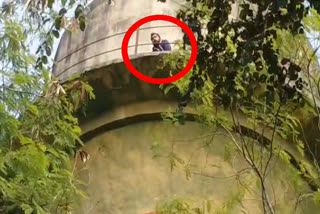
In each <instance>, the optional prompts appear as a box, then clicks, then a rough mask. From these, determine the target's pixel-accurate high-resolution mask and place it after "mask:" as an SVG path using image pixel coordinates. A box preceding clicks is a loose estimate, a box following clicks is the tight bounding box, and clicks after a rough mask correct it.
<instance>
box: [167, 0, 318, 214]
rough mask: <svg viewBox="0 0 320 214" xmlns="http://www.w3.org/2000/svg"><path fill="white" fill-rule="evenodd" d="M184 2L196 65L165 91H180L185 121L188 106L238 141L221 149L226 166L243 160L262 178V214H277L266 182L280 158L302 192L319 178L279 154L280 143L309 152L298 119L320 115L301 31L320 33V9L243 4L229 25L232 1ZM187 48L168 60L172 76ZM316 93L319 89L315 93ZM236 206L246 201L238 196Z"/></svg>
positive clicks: (313, 63) (313, 68) (313, 66)
mask: <svg viewBox="0 0 320 214" xmlns="http://www.w3.org/2000/svg"><path fill="white" fill-rule="evenodd" d="M187 2H189V3H190V7H187V8H184V9H182V10H180V11H179V13H178V15H177V18H178V19H180V20H182V21H183V22H185V23H186V24H187V25H188V26H189V27H190V28H191V30H192V31H193V32H194V34H195V35H196V37H197V42H198V56H197V61H196V63H195V65H194V67H193V69H192V70H191V71H190V72H189V73H188V75H186V76H185V77H184V78H181V79H180V80H179V81H176V82H174V83H171V84H167V85H165V86H161V87H162V88H163V89H164V90H165V93H166V94H168V93H170V91H171V90H177V91H178V92H179V93H180V94H181V98H180V100H179V104H178V108H177V109H178V110H177V112H179V117H180V118H181V117H183V116H181V113H183V108H184V107H185V106H186V105H187V104H188V103H190V105H192V107H194V108H195V109H196V110H197V114H198V117H197V120H198V121H199V122H201V123H203V124H205V125H206V126H207V127H209V128H210V129H213V130H215V129H216V128H217V127H222V128H224V129H225V131H226V132H227V133H228V134H229V135H228V137H230V138H231V139H232V144H233V145H231V144H230V145H229V144H227V145H224V146H225V157H224V158H225V161H230V159H231V158H232V157H234V156H235V155H236V154H240V155H242V157H243V158H244V160H245V161H246V162H247V163H248V164H249V165H250V166H251V168H252V170H253V171H254V173H255V175H256V176H257V177H256V178H257V183H258V185H259V187H260V191H261V192H262V193H263V194H264V195H263V196H262V201H263V202H262V203H263V206H264V207H265V209H266V210H265V213H269V212H270V213H274V210H273V208H272V206H271V205H270V201H268V199H266V198H268V197H267V193H266V192H267V191H266V190H265V188H266V185H265V184H264V182H265V179H266V177H267V175H268V171H269V170H271V169H270V166H269V165H270V162H272V161H273V159H274V158H275V156H276V157H277V158H278V157H280V159H282V162H283V163H284V164H286V165H287V166H288V169H289V174H290V175H289V176H291V179H290V180H292V182H293V186H294V188H295V190H296V191H297V192H298V193H301V194H303V193H304V191H305V189H304V188H305V186H304V185H305V184H306V183H305V181H308V182H309V181H312V182H313V183H318V181H319V172H318V175H316V176H311V174H310V171H312V170H311V169H312V168H313V167H314V166H311V165H310V164H309V163H308V162H307V161H300V162H299V161H298V162H299V163H296V164H294V165H293V163H295V162H294V160H293V159H292V156H291V155H290V154H289V153H288V152H287V151H284V150H282V149H279V148H282V145H281V141H280V140H278V139H281V140H285V141H286V142H291V143H292V144H293V145H292V147H294V148H296V149H297V150H298V152H299V154H300V155H301V157H302V158H305V156H304V155H305V152H306V151H307V149H308V148H309V147H308V146H306V144H305V143H306V142H304V140H305V139H302V138H303V137H302V133H301V131H300V130H301V121H303V119H310V118H312V117H313V116H314V115H317V116H319V110H317V108H316V107H315V106H316V104H317V103H319V92H320V90H319V81H318V80H319V75H318V65H317V57H316V54H315V51H314V50H312V48H311V47H310V46H309V41H310V40H309V39H310V38H307V35H308V34H304V32H305V31H306V32H309V33H310V32H314V31H315V32H316V33H319V30H318V28H319V27H320V24H319V23H318V20H317V19H318V18H319V17H318V16H319V14H318V12H319V11H320V8H319V4H312V2H311V1H310V3H311V6H312V7H313V8H312V9H311V7H308V6H307V4H306V2H305V1H281V2H280V1H241V3H240V11H239V17H236V18H237V19H233V20H231V19H230V15H231V4H233V3H235V1H227V0H223V1H207V0H200V1H191V0H188V1H187ZM318 25H319V26H318ZM203 29H206V31H207V32H206V33H204V30H203ZM319 29H320V28H319ZM183 51H185V52H187V53H188V52H189V51H190V47H189V43H188V40H187V37H184V44H183V46H181V50H180V52H179V51H176V52H174V53H173V54H170V55H168V56H166V57H165V60H164V61H165V65H164V66H167V68H168V70H169V71H170V73H171V74H175V73H176V72H177V71H179V69H177V68H179V67H181V65H180V64H179V65H178V63H177V60H175V59H178V58H179V63H183V64H184V65H186V63H187V60H188V59H189V55H187V54H184V53H183ZM179 54H180V55H181V56H179ZM310 72H312V75H314V76H313V77H315V78H314V79H312V80H308V78H309V76H310ZM311 90H314V91H315V92H314V94H313V96H311V94H310V91H311ZM311 99H313V100H314V102H313V103H312V104H310V100H311ZM306 104H308V105H309V106H307V105H306ZM299 112H300V113H301V112H303V114H304V115H303V116H301V115H299ZM167 115H168V116H167V117H166V119H167V120H171V121H173V122H178V121H179V119H178V117H175V114H173V113H168V114H167ZM244 118H246V119H247V121H245V122H244ZM242 125H244V126H245V128H246V129H248V130H246V129H245V130H243V128H242V127H241V126H242ZM318 131H319V130H318ZM275 138H277V145H275V144H276V143H275V142H274V141H275ZM258 144H259V145H258ZM286 146H288V145H286ZM289 146H291V145H289ZM234 150H235V151H234ZM309 150H310V149H309ZM308 152H309V153H310V151H308ZM312 158H314V157H312ZM298 159H299V158H298ZM314 163H315V164H316V162H315V161H314ZM310 186H312V185H310ZM315 194H317V193H315ZM242 196H243V195H242ZM238 199H239V200H238ZM231 201H232V203H231V204H233V203H234V202H239V201H241V194H240V196H239V197H235V198H234V200H231ZM232 207H233V206H229V205H226V206H225V210H224V211H223V210H222V211H221V212H222V213H230V212H231V211H230V210H231V208H232ZM229 208H230V209H229Z"/></svg>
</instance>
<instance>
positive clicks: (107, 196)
mask: <svg viewBox="0 0 320 214" xmlns="http://www.w3.org/2000/svg"><path fill="white" fill-rule="evenodd" d="M107 2H108V1H105V0H95V1H94V2H93V3H92V4H91V6H90V8H91V12H90V14H89V16H88V26H87V28H86V30H85V32H76V33H72V34H71V33H65V34H64V35H63V37H62V39H61V42H60V45H59V48H58V51H57V54H56V64H55V69H54V74H55V75H56V76H57V78H58V79H60V80H61V81H64V80H66V79H67V78H68V77H70V76H71V75H73V74H80V73H86V75H87V77H88V79H89V82H90V84H91V85H92V86H93V88H94V93H95V94H96V100H94V101H92V102H90V103H89V107H88V113H87V116H86V117H80V123H81V124H80V125H81V128H82V131H83V136H82V139H83V140H84V141H85V143H86V144H85V146H84V148H83V150H85V151H86V152H88V153H89V155H90V156H91V158H90V159H89V160H88V161H87V162H86V163H85V164H82V163H81V161H79V162H77V167H78V171H79V176H80V178H81V179H82V180H83V181H84V182H85V187H84V190H85V191H86V193H87V194H88V196H89V198H88V199H81V200H80V201H79V207H78V208H76V213H79V214H133V213H135V214H144V213H150V212H153V211H154V210H155V205H156V204H157V203H158V202H161V201H162V200H165V199H172V198H175V197H178V198H187V199H189V200H191V203H193V202H195V203H197V202H199V201H201V200H208V201H210V202H211V203H212V205H213V206H214V207H213V208H214V209H215V210H217V212H218V211H219V210H223V209H224V207H225V206H229V205H228V203H229V202H230V200H233V202H234V201H237V200H238V198H239V197H240V198H241V200H242V203H241V205H240V203H236V205H235V207H234V209H233V211H232V213H241V212H242V213H262V206H261V194H260V190H259V189H258V188H257V185H256V182H257V180H256V178H255V176H253V175H254V173H252V172H251V171H250V168H249V166H248V165H247V163H246V162H245V161H244V160H243V159H241V156H239V155H235V156H234V158H232V159H230V158H228V155H230V154H229V153H230V152H232V146H231V147H230V139H229V138H227V137H225V134H226V133H225V132H224V131H223V130H215V131H218V132H219V133H221V135H217V136H215V137H213V134H212V133H213V130H210V129H208V128H207V127H203V125H201V124H199V123H197V122H195V121H191V120H192V117H190V118H188V117H187V120H188V121H187V122H186V123H185V124H184V125H177V126H172V125H168V124H167V123H165V122H163V121H162V119H161V113H162V112H166V111H170V109H171V110H172V111H174V110H175V108H176V107H177V101H176V98H177V97H178V96H179V95H178V94H177V93H175V92H172V93H170V94H169V95H164V94H163V92H162V91H161V90H160V89H159V87H158V86H157V85H152V84H148V83H146V82H143V81H141V80H139V79H137V78H136V77H135V76H133V75H132V74H131V73H130V72H129V71H128V69H127V68H126V66H125V65H124V64H123V62H122V56H121V44H122V39H123V36H124V34H125V32H126V30H127V29H128V28H129V27H130V26H131V25H132V24H133V23H135V22H136V21H138V20H139V19H141V18H143V17H146V16H149V15H153V14H165V15H170V16H175V15H176V12H177V10H178V9H179V8H183V7H186V6H188V5H186V4H185V1H183V0H166V3H162V2H160V1H156V0H115V1H114V3H115V4H114V5H108V4H107ZM233 10H234V12H233V14H234V16H236V15H237V7H236V6H235V7H233ZM151 32H157V33H159V34H160V35H161V37H162V38H163V39H167V40H169V42H171V43H172V45H173V43H174V41H175V40H181V39H182V36H183V33H182V31H181V29H180V28H179V27H177V26H175V25H173V24H172V23H166V22H162V21H156V22H151V23H147V24H145V25H143V26H141V27H140V29H139V30H138V31H136V32H135V33H134V34H133V36H132V37H131V40H130V43H129V48H128V51H129V55H130V58H131V60H132V63H133V64H134V66H135V67H136V68H137V69H138V70H139V71H141V72H144V74H146V75H148V76H150V77H159V75H160V76H161V75H163V74H159V72H157V71H158V69H157V62H158V61H159V59H160V58H161V56H162V54H161V53H152V52H151V50H152V44H151V42H150V34H151ZM186 112H187V113H188V115H192V114H194V113H195V111H194V109H192V108H190V107H188V108H186ZM240 121H241V123H242V124H241V125H243V126H245V127H249V125H248V123H247V121H246V119H245V118H242V119H241V120H240ZM277 140H278V139H277ZM279 141H280V139H279ZM233 149H234V148H233ZM286 150H288V151H290V152H292V153H296V151H295V150H293V149H292V148H290V147H289V146H288V148H286ZM154 155H160V157H159V158H156V159H154V158H153V157H154ZM297 156H298V155H297ZM272 164H273V165H275V164H277V165H276V167H274V170H273V171H272V172H270V176H269V177H268V179H267V180H266V183H268V184H269V185H271V186H272V187H273V188H272V191H271V190H270V191H269V192H268V193H269V194H270V195H272V197H271V200H272V203H273V204H274V205H275V208H277V210H279V213H288V214H292V213H294V212H296V213H316V208H315V206H314V204H313V203H312V201H310V200H304V201H301V202H300V203H299V205H297V206H296V205H295V203H296V198H295V197H296V195H295V189H294V187H293V186H292V185H291V183H290V182H288V180H289V178H288V176H290V175H289V174H290V169H288V168H286V166H287V165H286V164H284V163H283V162H281V160H280V159H278V158H276V159H275V160H273V161H272ZM188 167H190V168H188ZM171 168H173V170H171ZM189 174H190V175H191V177H189ZM186 175H187V176H186ZM240 177H241V179H240ZM187 178H188V179H187ZM240 180H241V182H244V183H245V184H246V185H245V186H246V187H247V189H246V190H244V189H243V188H239V185H238V184H239V182H240ZM299 181H301V182H302V184H301V187H300V188H302V189H305V190H306V191H308V190H309V189H310V187H309V186H308V184H307V183H305V182H304V181H303V180H299ZM249 190H250V191H249ZM240 198H239V200H240ZM229 204H230V203H229ZM294 209H295V210H294Z"/></svg>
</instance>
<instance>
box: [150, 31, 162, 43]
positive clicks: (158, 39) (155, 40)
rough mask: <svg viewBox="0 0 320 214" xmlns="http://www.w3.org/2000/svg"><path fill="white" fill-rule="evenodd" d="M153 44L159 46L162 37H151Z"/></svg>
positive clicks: (154, 35) (155, 35)
mask: <svg viewBox="0 0 320 214" xmlns="http://www.w3.org/2000/svg"><path fill="white" fill-rule="evenodd" d="M151 41H152V44H154V45H158V44H159V43H160V37H159V36H158V35H157V34H153V35H152V36H151Z"/></svg>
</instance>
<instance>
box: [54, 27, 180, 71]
mask: <svg viewBox="0 0 320 214" xmlns="http://www.w3.org/2000/svg"><path fill="white" fill-rule="evenodd" d="M155 28H157V29H162V31H163V28H180V27H179V26H176V25H163V26H152V27H144V28H138V29H137V30H136V38H135V44H134V45H129V46H128V48H134V55H137V54H138V53H139V54H140V52H139V51H138V48H139V47H143V46H150V51H149V52H152V43H151V42H146V43H139V39H140V38H141V36H140V32H141V31H144V30H150V29H155ZM125 33H126V32H120V33H116V34H113V35H108V36H105V37H103V38H100V39H98V40H95V41H93V42H90V43H87V44H85V45H83V46H81V47H80V48H77V49H74V50H72V51H71V52H69V53H68V54H66V55H64V56H63V57H61V58H59V59H56V62H55V63H56V64H59V63H63V61H64V60H66V59H67V58H70V57H72V55H74V54H75V53H77V52H80V51H82V50H84V49H85V48H87V47H90V46H91V45H94V44H97V43H99V42H102V41H104V40H107V39H110V38H112V37H116V36H123V37H124V35H125ZM178 36H179V35H177V37H178ZM123 37H122V38H123ZM177 39H178V38H177ZM148 41H150V37H148ZM121 44H122V39H121V42H119V47H117V48H114V49H111V50H106V51H102V52H99V53H97V54H94V55H91V56H88V57H85V58H83V59H80V60H79V61H78V62H76V63H74V64H72V65H70V66H68V67H66V68H63V70H62V71H60V72H59V73H57V74H56V76H57V77H58V76H60V75H62V74H63V73H65V72H67V71H69V70H70V69H71V68H73V67H75V66H77V65H79V64H81V63H84V62H86V61H88V60H90V59H93V58H95V57H98V56H101V55H104V54H109V53H112V52H116V51H120V50H121ZM170 44H171V45H174V44H175V43H174V42H170ZM149 52H141V53H149ZM120 57H121V56H120Z"/></svg>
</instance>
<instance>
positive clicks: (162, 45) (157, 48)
mask: <svg viewBox="0 0 320 214" xmlns="http://www.w3.org/2000/svg"><path fill="white" fill-rule="evenodd" d="M152 51H153V52H156V51H171V45H170V43H169V42H168V41H167V40H162V41H161V42H160V44H159V45H157V46H153V48H152Z"/></svg>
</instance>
